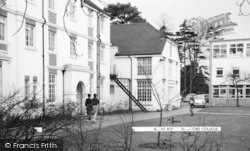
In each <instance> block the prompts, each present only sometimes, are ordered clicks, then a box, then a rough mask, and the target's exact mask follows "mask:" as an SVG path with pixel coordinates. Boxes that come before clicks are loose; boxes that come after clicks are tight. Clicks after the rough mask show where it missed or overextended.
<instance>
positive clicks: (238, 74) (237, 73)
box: [233, 68, 240, 77]
mask: <svg viewBox="0 0 250 151" xmlns="http://www.w3.org/2000/svg"><path fill="white" fill-rule="evenodd" d="M233 75H234V76H235V77H239V76H240V70H239V68H233Z"/></svg>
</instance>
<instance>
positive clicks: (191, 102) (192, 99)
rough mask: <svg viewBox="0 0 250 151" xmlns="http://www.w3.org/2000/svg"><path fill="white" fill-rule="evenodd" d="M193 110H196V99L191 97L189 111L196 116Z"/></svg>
mask: <svg viewBox="0 0 250 151" xmlns="http://www.w3.org/2000/svg"><path fill="white" fill-rule="evenodd" d="M193 108H194V98H193V97H191V98H190V101H189V111H190V112H191V116H193V115H194V112H193Z"/></svg>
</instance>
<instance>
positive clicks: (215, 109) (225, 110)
mask: <svg viewBox="0 0 250 151" xmlns="http://www.w3.org/2000/svg"><path fill="white" fill-rule="evenodd" d="M199 112H213V113H238V114H250V107H249V106H242V107H227V106H223V107H219V106H216V107H208V108H204V109H202V110H200V111H199Z"/></svg>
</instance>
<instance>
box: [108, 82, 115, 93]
mask: <svg viewBox="0 0 250 151" xmlns="http://www.w3.org/2000/svg"><path fill="white" fill-rule="evenodd" d="M111 87H113V91H111V90H112V89H111ZM109 90H110V91H109V93H110V94H115V85H114V84H110V88H109Z"/></svg>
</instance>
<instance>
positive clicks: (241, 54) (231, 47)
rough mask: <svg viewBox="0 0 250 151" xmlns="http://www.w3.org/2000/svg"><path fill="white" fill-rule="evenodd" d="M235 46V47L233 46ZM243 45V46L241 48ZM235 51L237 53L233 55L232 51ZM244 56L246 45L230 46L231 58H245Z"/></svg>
mask: <svg viewBox="0 0 250 151" xmlns="http://www.w3.org/2000/svg"><path fill="white" fill-rule="evenodd" d="M233 45H234V46H233ZM239 45H242V46H239ZM233 49H235V50H234V51H235V53H232V51H231V50H233ZM240 49H241V50H242V51H241V53H239V52H240V51H239V50H240ZM243 54H244V43H235V44H230V45H229V56H231V57H243Z"/></svg>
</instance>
